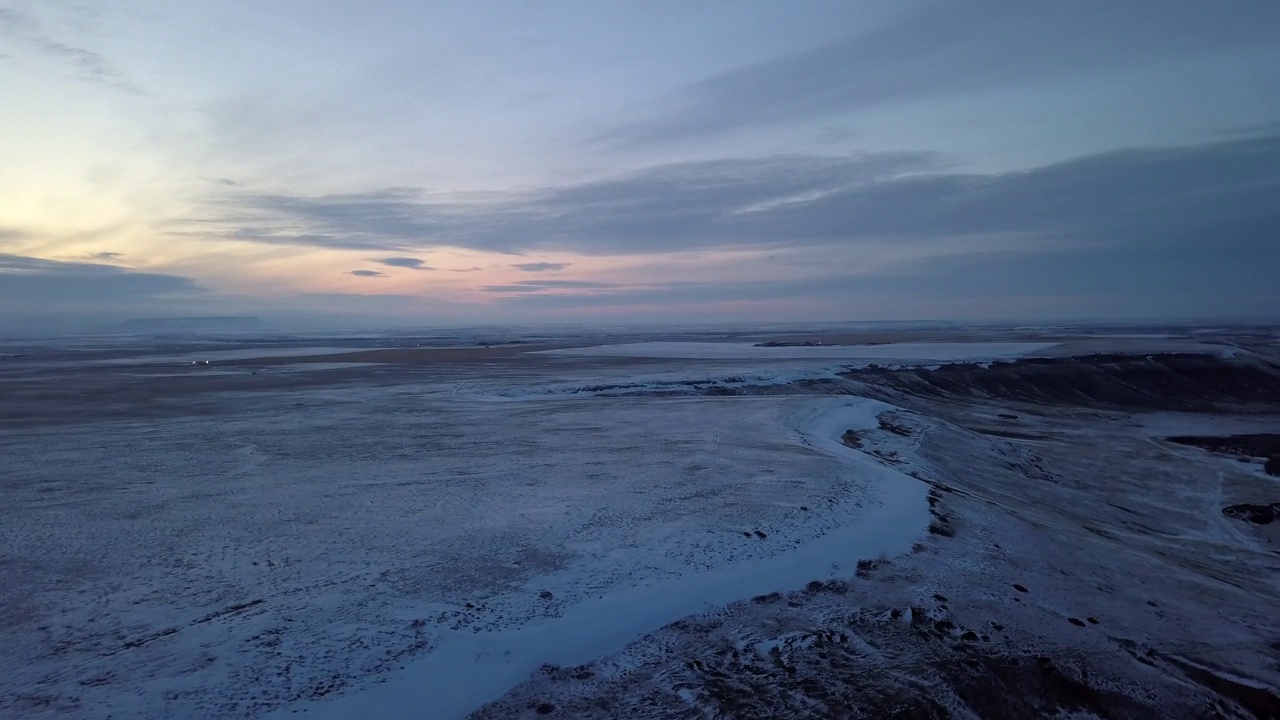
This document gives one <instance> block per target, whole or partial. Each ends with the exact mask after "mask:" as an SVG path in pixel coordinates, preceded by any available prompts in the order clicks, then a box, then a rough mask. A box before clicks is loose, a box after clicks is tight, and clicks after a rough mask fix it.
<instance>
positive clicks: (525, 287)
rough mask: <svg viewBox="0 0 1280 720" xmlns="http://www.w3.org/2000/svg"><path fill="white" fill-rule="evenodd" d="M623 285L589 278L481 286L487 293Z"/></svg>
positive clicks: (601, 287) (588, 288) (584, 288)
mask: <svg viewBox="0 0 1280 720" xmlns="http://www.w3.org/2000/svg"><path fill="white" fill-rule="evenodd" d="M618 287H624V286H622V285H616V284H613V283H601V282H591V281H589V280H521V281H520V282H516V283H512V284H510V285H486V286H484V288H482V289H483V290H484V291H485V292H489V293H515V292H542V291H544V290H599V289H607V288H618Z"/></svg>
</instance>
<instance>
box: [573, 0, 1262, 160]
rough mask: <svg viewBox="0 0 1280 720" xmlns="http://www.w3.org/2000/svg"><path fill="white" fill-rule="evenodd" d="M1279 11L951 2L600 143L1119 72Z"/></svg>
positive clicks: (730, 81) (1191, 5)
mask: <svg viewBox="0 0 1280 720" xmlns="http://www.w3.org/2000/svg"><path fill="white" fill-rule="evenodd" d="M1278 24H1280V4H1277V3H1274V2H1269V1H1268V0H1242V1H1241V2H1239V3H1235V4H1233V5H1232V9H1231V11H1230V12H1223V11H1221V9H1220V8H1218V7H1215V6H1214V5H1213V4H1211V3H1203V2H1198V1H1196V0H1169V1H1168V2H1162V3H1158V4H1150V3H1139V2H1131V3H1116V2H1108V1H1107V0H1075V1H1074V2H1067V3H1048V4H1044V3H1019V2H1012V1H1009V0H946V1H945V2H935V3H932V4H928V5H926V6H925V7H924V8H923V9H921V10H919V11H917V12H915V13H913V14H909V15H906V16H905V17H903V18H902V19H901V20H899V21H898V22H895V23H891V24H889V25H887V26H885V27H882V28H880V29H877V30H873V31H871V32H869V33H863V34H858V35H851V36H848V37H845V38H843V39H840V40H837V41H835V42H832V43H829V44H826V45H823V46H821V47H817V48H813V49H810V50H806V51H803V52H799V53H795V54H792V55H787V56H784V57H779V58H774V59H771V60H767V61H764V62H760V63H756V64H753V65H749V66H745V67H742V68H738V69H736V70H733V71H730V72H726V73H723V74H720V75H716V76H714V77H711V78H708V79H705V80H702V81H699V82H697V83H695V84H693V85H691V86H688V87H687V88H685V89H684V91H683V92H682V93H681V94H680V95H679V96H677V97H675V98H672V100H671V102H670V103H669V106H670V107H669V108H668V109H667V110H666V112H663V113H659V114H657V115H656V116H653V117H649V118H641V119H638V120H634V121H629V122H627V123H626V124H623V125H621V126H619V127H616V128H613V129H612V130H609V131H607V132H606V133H604V134H602V135H601V136H600V137H599V138H598V139H599V140H602V141H604V142H606V143H609V144H616V145H644V144H652V143H664V144H665V143H669V142H671V141H672V140H673V139H677V140H678V139H684V138H697V137H702V136H706V135H709V134H712V133H717V132H723V131H727V130H734V129H738V128H743V127H750V126H770V125H775V124H779V123H785V122H790V121H797V120H800V121H803V122H810V121H812V120H813V119H815V118H823V117H828V116H835V115H837V114H847V113H849V112H856V111H859V110H865V109H868V108H872V107H874V106H877V105H881V104H884V103H888V102H891V101H898V100H911V99H916V98H920V97H925V96H930V95H940V94H957V93H965V92H973V91H982V90H988V89H996V88H1001V87H1008V86H1014V85H1021V84H1028V83H1036V82H1045V81H1049V80H1053V79H1056V78H1062V77H1069V76H1080V75H1087V74H1089V73H1095V72H1107V73H1111V72H1115V71H1116V69H1117V68H1124V67H1129V66H1136V65H1141V64H1144V63H1152V62H1159V61H1160V60H1162V59H1167V58H1176V57H1185V56H1188V55H1194V54H1199V53H1206V52H1212V51H1215V50H1220V49H1224V48H1226V49H1232V50H1238V49H1240V48H1241V47H1245V46H1248V45H1250V44H1254V43H1266V42H1271V41H1273V40H1274V31H1273V28H1275V27H1277V25H1278Z"/></svg>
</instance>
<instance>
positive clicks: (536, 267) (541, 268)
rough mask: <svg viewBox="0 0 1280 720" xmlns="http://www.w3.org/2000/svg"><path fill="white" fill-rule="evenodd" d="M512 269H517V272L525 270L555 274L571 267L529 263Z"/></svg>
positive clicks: (556, 264)
mask: <svg viewBox="0 0 1280 720" xmlns="http://www.w3.org/2000/svg"><path fill="white" fill-rule="evenodd" d="M511 267H513V268H516V269H517V270H523V271H525V272H553V271H556V270H563V269H565V268H567V267H569V263H557V262H529V263H516V264H514V265H512V266H511Z"/></svg>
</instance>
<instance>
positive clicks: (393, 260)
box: [369, 257, 435, 270]
mask: <svg viewBox="0 0 1280 720" xmlns="http://www.w3.org/2000/svg"><path fill="white" fill-rule="evenodd" d="M369 262H376V263H378V264H380V265H386V266H387V267H395V268H407V269H409V270H435V268H433V267H430V266H428V265H427V264H426V263H425V262H423V261H422V260H420V259H418V258H415V257H383V258H369Z"/></svg>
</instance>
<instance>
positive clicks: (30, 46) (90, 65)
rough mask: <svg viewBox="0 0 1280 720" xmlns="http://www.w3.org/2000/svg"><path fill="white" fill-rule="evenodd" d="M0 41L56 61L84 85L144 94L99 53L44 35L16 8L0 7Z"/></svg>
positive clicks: (31, 18) (35, 24)
mask: <svg viewBox="0 0 1280 720" xmlns="http://www.w3.org/2000/svg"><path fill="white" fill-rule="evenodd" d="M0 39H4V40H7V41H8V42H9V43H10V44H11V46H14V47H21V48H25V49H26V50H27V51H28V52H32V53H35V54H37V55H40V56H43V57H46V58H52V59H54V60H58V61H60V62H62V63H63V64H64V66H65V67H67V68H68V69H69V70H70V71H71V74H72V75H74V76H75V77H77V78H79V79H81V80H84V81H86V82H91V83H96V84H99V85H104V86H106V87H111V88H114V89H116V90H119V91H121V92H125V93H128V94H131V95H144V94H146V93H144V92H143V90H142V89H141V88H139V87H138V86H137V85H136V84H134V82H133V81H132V80H130V79H129V78H128V77H126V76H125V75H124V74H123V73H121V72H120V71H119V70H118V69H117V68H116V67H115V66H113V65H112V64H111V62H110V61H109V60H107V58H106V57H104V56H103V55H102V54H101V53H98V52H95V51H93V50H89V49H86V48H82V47H77V46H75V45H69V44H67V43H64V42H62V41H60V40H57V39H56V38H54V37H53V36H52V35H50V34H49V33H47V32H46V31H45V30H44V29H43V27H42V26H41V23H40V21H39V20H38V19H37V18H36V17H35V16H33V15H31V14H30V13H27V12H24V11H22V10H18V9H16V8H5V7H0Z"/></svg>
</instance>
